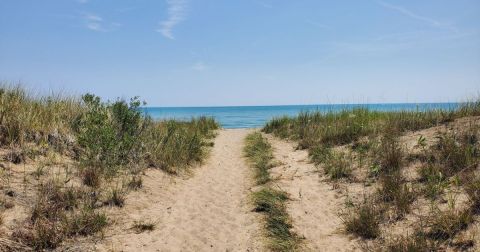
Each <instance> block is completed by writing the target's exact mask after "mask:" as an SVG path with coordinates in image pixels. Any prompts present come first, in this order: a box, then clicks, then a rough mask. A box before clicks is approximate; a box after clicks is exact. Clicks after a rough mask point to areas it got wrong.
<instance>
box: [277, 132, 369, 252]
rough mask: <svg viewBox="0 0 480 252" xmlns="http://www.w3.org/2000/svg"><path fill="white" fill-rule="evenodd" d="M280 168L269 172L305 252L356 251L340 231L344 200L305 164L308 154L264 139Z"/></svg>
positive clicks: (285, 143) (354, 241)
mask: <svg viewBox="0 0 480 252" xmlns="http://www.w3.org/2000/svg"><path fill="white" fill-rule="evenodd" d="M267 137H268V140H269V142H270V143H271V144H272V146H273V148H274V156H275V159H276V160H278V161H280V162H281V165H280V166H278V167H275V168H273V169H272V170H271V171H270V172H271V175H272V177H273V178H277V179H278V180H277V181H276V184H277V186H278V187H280V189H281V190H283V191H285V192H287V193H289V194H290V197H291V200H290V201H289V203H288V205H287V211H288V213H289V214H290V216H291V218H292V221H293V229H294V231H295V232H296V233H297V234H298V235H300V236H301V237H304V238H305V240H304V248H305V250H306V251H358V250H360V247H359V245H358V244H357V240H356V239H354V238H353V237H351V236H348V235H346V234H345V232H343V231H342V222H341V219H340V218H339V215H338V214H339V211H340V210H341V209H342V208H343V207H344V205H345V198H344V196H343V195H341V194H340V193H339V192H338V191H336V190H334V189H333V186H332V184H331V183H329V182H327V181H326V179H325V178H324V176H323V175H322V173H319V172H318V169H317V168H315V166H314V165H313V164H311V163H309V161H308V160H309V159H308V152H307V151H305V150H295V146H296V145H295V144H294V143H291V142H286V141H283V140H279V139H277V138H274V137H272V136H267Z"/></svg>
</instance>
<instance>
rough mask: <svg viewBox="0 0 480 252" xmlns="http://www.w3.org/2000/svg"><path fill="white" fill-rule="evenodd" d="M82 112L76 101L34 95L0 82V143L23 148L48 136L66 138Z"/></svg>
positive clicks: (78, 102)
mask: <svg viewBox="0 0 480 252" xmlns="http://www.w3.org/2000/svg"><path fill="white" fill-rule="evenodd" d="M83 111H84V106H82V104H81V102H80V100H79V99H77V98H74V97H64V96H60V95H52V96H34V95H31V94H30V93H28V92H27V91H26V90H25V89H24V88H22V87H21V86H8V85H2V84H1V83H0V144H1V145H23V144H25V143H26V142H31V141H34V142H41V141H43V142H47V141H48V138H49V136H50V137H52V136H57V135H63V136H66V135H68V134H70V133H71V129H72V123H73V122H74V121H75V119H76V118H77V117H78V116H79V115H80V114H82V112H83Z"/></svg>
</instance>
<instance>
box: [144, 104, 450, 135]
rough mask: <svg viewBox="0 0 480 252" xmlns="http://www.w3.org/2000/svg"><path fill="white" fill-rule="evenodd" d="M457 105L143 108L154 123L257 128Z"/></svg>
mask: <svg viewBox="0 0 480 252" xmlns="http://www.w3.org/2000/svg"><path fill="white" fill-rule="evenodd" d="M458 106H459V104H458V103H415V104H414V103H396V104H392V103H390V104H334V105H285V106H237V107H146V108H142V109H143V110H144V111H145V112H146V113H147V114H148V115H150V116H151V117H153V118H154V119H157V120H164V119H177V120H189V119H191V118H192V117H199V116H213V117H215V119H216V120H218V121H219V122H220V124H221V125H222V127H224V128H227V129H234V128H258V127H262V126H263V125H264V124H265V123H266V122H267V121H269V120H270V119H272V118H274V117H279V116H284V115H286V116H295V115H297V114H298V113H299V112H302V111H322V112H327V111H340V110H343V109H352V108H358V107H363V108H368V109H370V110H378V111H398V110H422V111H423V110H432V109H446V110H449V109H454V108H456V107H458Z"/></svg>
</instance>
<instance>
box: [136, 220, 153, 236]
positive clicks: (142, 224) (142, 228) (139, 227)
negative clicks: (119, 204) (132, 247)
mask: <svg viewBox="0 0 480 252" xmlns="http://www.w3.org/2000/svg"><path fill="white" fill-rule="evenodd" d="M156 225H157V223H155V222H152V221H135V222H134V223H133V226H132V229H133V230H135V232H136V233H137V234H140V233H143V232H146V231H149V232H150V231H153V230H155V226H156Z"/></svg>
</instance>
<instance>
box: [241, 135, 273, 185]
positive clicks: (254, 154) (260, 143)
mask: <svg viewBox="0 0 480 252" xmlns="http://www.w3.org/2000/svg"><path fill="white" fill-rule="evenodd" d="M244 152H245V155H246V156H247V157H248V158H249V160H250V161H251V162H252V164H253V165H254V167H255V180H256V181H257V184H258V185H261V184H265V183H267V182H269V181H270V174H269V172H268V170H269V169H270V168H271V166H272V159H273V154H272V146H271V145H270V144H269V143H268V141H267V140H266V139H264V138H263V136H262V134H261V133H258V132H256V133H253V134H250V135H248V136H247V138H246V145H245V148H244Z"/></svg>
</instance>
